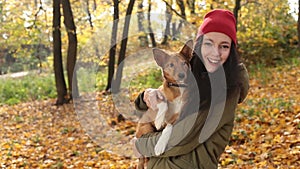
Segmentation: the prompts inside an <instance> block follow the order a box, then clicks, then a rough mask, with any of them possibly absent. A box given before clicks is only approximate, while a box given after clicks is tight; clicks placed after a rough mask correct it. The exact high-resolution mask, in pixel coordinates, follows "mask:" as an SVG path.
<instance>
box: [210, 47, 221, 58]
mask: <svg viewBox="0 0 300 169" xmlns="http://www.w3.org/2000/svg"><path fill="white" fill-rule="evenodd" d="M212 50H213V54H214V56H220V55H221V51H220V48H219V47H218V46H214V47H213V49H212Z"/></svg>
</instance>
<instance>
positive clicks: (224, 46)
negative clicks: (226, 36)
mask: <svg viewBox="0 0 300 169" xmlns="http://www.w3.org/2000/svg"><path fill="white" fill-rule="evenodd" d="M221 47H222V48H223V49H228V48H229V46H228V45H222V46H221Z"/></svg>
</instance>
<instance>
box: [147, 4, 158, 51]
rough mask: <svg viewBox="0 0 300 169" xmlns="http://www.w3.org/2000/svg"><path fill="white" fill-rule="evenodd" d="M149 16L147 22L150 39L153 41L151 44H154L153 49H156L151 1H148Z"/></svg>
mask: <svg viewBox="0 0 300 169" xmlns="http://www.w3.org/2000/svg"><path fill="white" fill-rule="evenodd" d="M148 4H149V6H148V14H147V20H148V31H149V36H150V39H151V44H152V47H156V41H155V37H154V32H153V30H152V26H151V20H150V17H151V0H148Z"/></svg>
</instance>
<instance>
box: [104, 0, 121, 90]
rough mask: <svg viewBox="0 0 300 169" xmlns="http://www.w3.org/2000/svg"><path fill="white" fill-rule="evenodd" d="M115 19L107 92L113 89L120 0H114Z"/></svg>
mask: <svg viewBox="0 0 300 169" xmlns="http://www.w3.org/2000/svg"><path fill="white" fill-rule="evenodd" d="M113 2H114V21H113V26H112V33H111V40H110V49H109V61H108V78H107V85H106V89H105V91H106V92H110V91H111V83H112V80H113V76H114V73H115V56H116V50H117V33H118V23H119V0H114V1H113Z"/></svg>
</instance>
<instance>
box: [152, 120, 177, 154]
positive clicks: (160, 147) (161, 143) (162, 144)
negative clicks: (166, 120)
mask: <svg viewBox="0 0 300 169" xmlns="http://www.w3.org/2000/svg"><path fill="white" fill-rule="evenodd" d="M172 130H173V125H172V124H168V125H167V126H166V127H165V128H164V129H163V131H162V134H161V136H160V137H159V139H158V141H157V143H156V145H155V147H154V152H155V155H157V156H159V155H161V154H162V153H164V152H165V149H166V147H167V144H168V142H169V139H170V137H171V134H172Z"/></svg>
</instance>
